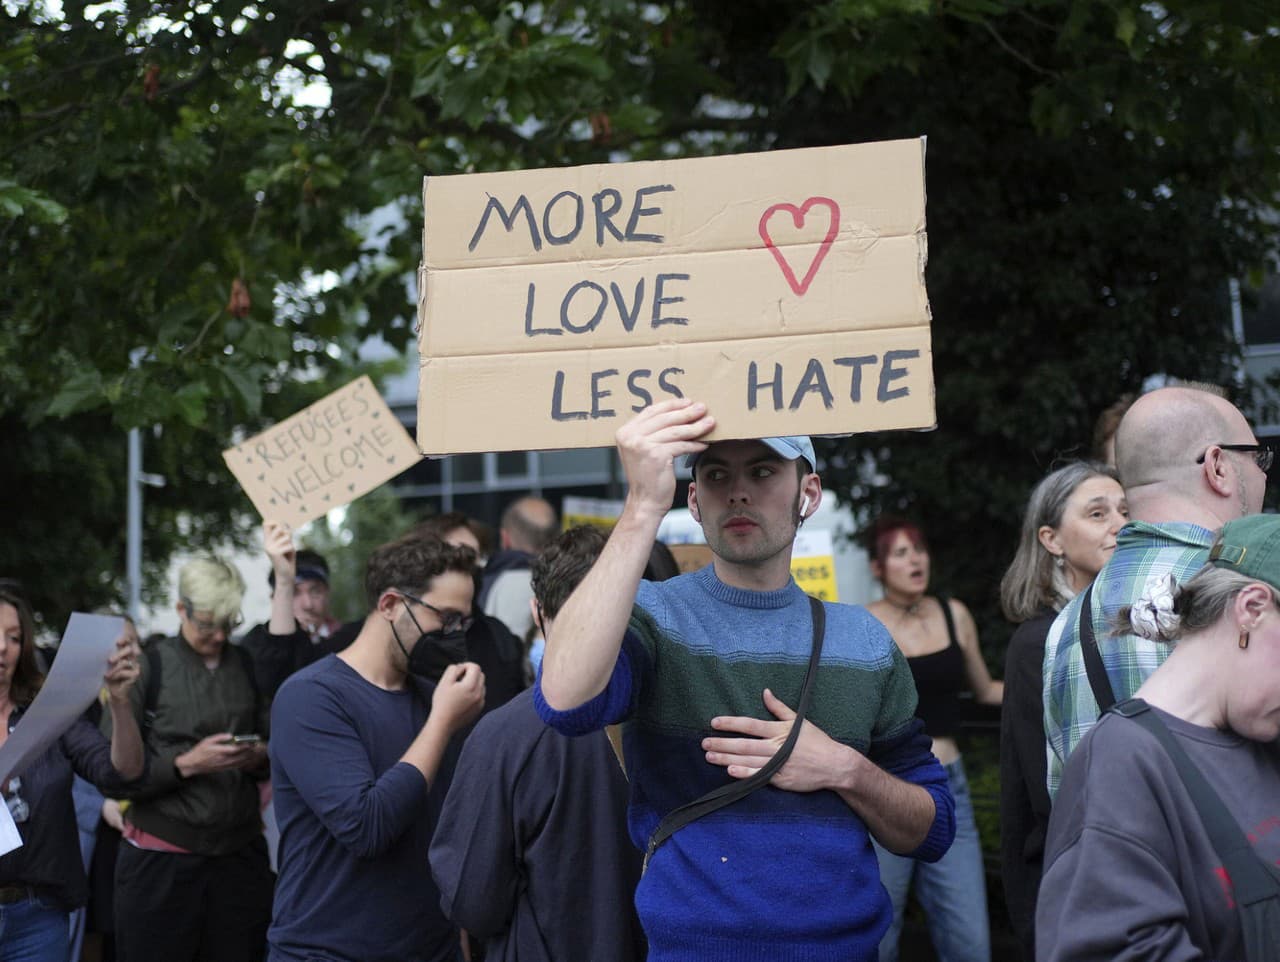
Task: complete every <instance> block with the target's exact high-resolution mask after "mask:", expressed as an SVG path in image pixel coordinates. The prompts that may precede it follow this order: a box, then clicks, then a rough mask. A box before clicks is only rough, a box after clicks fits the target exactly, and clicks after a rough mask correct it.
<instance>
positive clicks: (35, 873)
mask: <svg viewBox="0 0 1280 962" xmlns="http://www.w3.org/2000/svg"><path fill="white" fill-rule="evenodd" d="M72 773H75V774H77V775H79V776H80V777H81V778H83V779H85V780H86V781H90V782H93V783H94V784H95V785H97V786H98V787H99V788H102V789H103V790H105V791H112V792H116V791H120V790H122V789H123V787H124V785H125V784H126V783H125V782H123V781H122V780H121V779H120V776H119V775H117V774H116V770H115V768H114V767H112V765H111V743H110V742H108V741H107V740H106V739H105V738H103V737H102V734H101V733H100V732H99V731H98V730H97V728H95V727H94V726H93V724H92V723H91V722H90V721H88V720H87V719H85V718H79V719H77V720H76V721H75V723H74V724H73V725H72V726H71V727H70V728H68V729H67V730H66V731H65V732H64V733H63V734H62V737H61V738H59V739H58V740H57V741H56V742H54V743H53V744H52V745H50V746H49V747H48V748H47V749H45V751H44V753H43V754H41V755H40V756H39V757H37V758H36V759H35V760H34V761H32V762H31V763H30V764H28V765H27V767H26V768H24V769H22V770H21V771H19V772H15V773H14V776H15V777H17V778H19V779H21V780H22V787H21V788H20V789H19V790H18V793H17V794H18V796H19V797H20V798H21V799H22V800H23V801H25V802H26V803H27V808H28V811H29V813H30V814H29V815H28V818H27V820H26V821H24V822H19V823H18V834H19V835H21V836H22V847H21V848H18V849H15V850H14V851H12V852H9V853H8V854H7V855H4V856H3V857H0V885H32V886H36V887H38V888H40V889H41V890H42V891H43V894H44V895H45V897H47V898H49V899H50V900H51V901H53V902H55V903H57V904H58V905H59V906H60V907H61V908H63V909H67V910H71V909H74V908H78V907H80V906H81V905H84V904H85V902H86V901H87V900H88V896H89V888H88V882H87V880H86V879H85V874H84V864H83V862H81V860H80V835H79V831H78V830H77V828H76V812H75V804H74V802H73V801H72V799H71V776H72Z"/></svg>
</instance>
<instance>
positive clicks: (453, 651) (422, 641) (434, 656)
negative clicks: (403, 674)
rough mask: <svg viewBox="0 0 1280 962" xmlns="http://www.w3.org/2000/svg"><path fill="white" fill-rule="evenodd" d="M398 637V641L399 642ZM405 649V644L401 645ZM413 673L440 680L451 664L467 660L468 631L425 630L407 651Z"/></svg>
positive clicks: (432, 679) (401, 648) (406, 655)
mask: <svg viewBox="0 0 1280 962" xmlns="http://www.w3.org/2000/svg"><path fill="white" fill-rule="evenodd" d="M399 641H400V639H399V638H397V639H396V642H397V643H399ZM400 650H401V651H404V645H401V646H400ZM405 657H407V658H408V659H409V671H410V673H411V674H414V675H417V676H418V677H420V678H426V679H428V680H430V681H439V680H440V676H441V675H443V674H444V670H445V669H446V668H448V667H449V666H450V665H456V664H457V663H458V662H460V661H466V660H467V633H466V632H465V631H451V632H448V633H446V632H444V631H441V630H439V629H437V630H436V631H424V632H423V633H422V634H421V635H419V636H418V640H417V641H416V642H414V644H413V649H412V650H411V651H406V652H405Z"/></svg>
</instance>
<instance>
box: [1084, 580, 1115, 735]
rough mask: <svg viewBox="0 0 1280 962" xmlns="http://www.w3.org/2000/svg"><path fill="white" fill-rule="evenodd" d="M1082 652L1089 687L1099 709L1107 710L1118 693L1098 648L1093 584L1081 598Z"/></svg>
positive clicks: (1101, 710) (1113, 702) (1100, 710)
mask: <svg viewBox="0 0 1280 962" xmlns="http://www.w3.org/2000/svg"><path fill="white" fill-rule="evenodd" d="M1080 654H1081V655H1082V656H1083V657H1084V672H1085V674H1086V675H1087V676H1088V678H1089V687H1090V688H1092V689H1093V697H1094V699H1095V700H1096V701H1097V702H1098V710H1099V712H1104V711H1107V710H1108V709H1109V708H1111V706H1112V705H1114V704H1115V703H1116V693H1115V690H1114V689H1113V688H1112V687H1111V679H1110V678H1108V677H1107V669H1106V666H1105V665H1103V663H1102V652H1100V651H1099V650H1098V639H1097V637H1096V636H1095V635H1094V632H1093V585H1092V584H1090V585H1089V587H1088V588H1086V589H1085V590H1084V598H1082V599H1081V600H1080Z"/></svg>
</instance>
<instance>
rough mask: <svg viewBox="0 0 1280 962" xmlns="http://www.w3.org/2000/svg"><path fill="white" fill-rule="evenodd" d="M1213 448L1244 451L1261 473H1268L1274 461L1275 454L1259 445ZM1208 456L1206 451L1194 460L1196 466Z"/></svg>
mask: <svg viewBox="0 0 1280 962" xmlns="http://www.w3.org/2000/svg"><path fill="white" fill-rule="evenodd" d="M1213 447H1218V448H1222V450H1224V451H1246V452H1248V453H1250V454H1252V455H1253V460H1254V462H1255V463H1256V464H1257V465H1258V467H1259V468H1261V469H1262V470H1263V471H1270V470H1271V464H1272V462H1273V461H1275V458H1276V453H1275V451H1273V450H1272V449H1271V448H1266V447H1263V446H1262V445H1261V444H1217V445H1213ZM1208 456H1209V452H1208V450H1206V451H1205V452H1204V454H1202V455H1200V457H1198V458H1196V464H1204V459H1205V458H1207V457H1208Z"/></svg>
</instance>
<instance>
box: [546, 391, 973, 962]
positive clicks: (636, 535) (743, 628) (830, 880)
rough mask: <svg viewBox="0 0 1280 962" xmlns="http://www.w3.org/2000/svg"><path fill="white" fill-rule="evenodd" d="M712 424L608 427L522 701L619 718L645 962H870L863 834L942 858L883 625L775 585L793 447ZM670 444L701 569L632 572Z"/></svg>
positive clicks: (880, 923) (797, 477)
mask: <svg viewBox="0 0 1280 962" xmlns="http://www.w3.org/2000/svg"><path fill="white" fill-rule="evenodd" d="M714 426H715V421H714V419H713V418H712V417H711V416H710V414H709V413H708V412H707V409H706V405H704V404H702V403H695V402H693V401H690V400H687V399H680V400H673V401H665V402H662V403H660V404H655V405H653V406H651V407H648V408H646V409H644V410H643V411H641V412H640V413H639V414H637V415H636V416H635V417H634V418H632V419H631V420H630V421H629V422H628V423H627V425H626V426H624V427H623V428H622V429H621V430H619V431H618V435H617V441H618V451H619V454H620V456H621V460H622V464H623V467H624V470H625V472H626V476H627V481H628V483H629V492H628V496H627V500H626V506H625V507H624V509H623V512H622V515H621V517H619V519H618V523H617V526H616V527H615V528H614V529H613V533H612V534H611V535H610V538H609V541H608V544H606V545H605V548H604V551H603V553H602V554H601V555H600V558H599V560H598V561H597V562H596V564H595V566H594V567H593V568H592V569H591V571H590V572H589V573H588V574H587V576H586V577H585V578H584V579H583V581H582V583H581V584H580V585H579V586H578V588H577V590H576V591H575V592H574V593H573V595H572V596H571V597H570V598H569V599H568V601H567V602H566V603H565V605H564V607H562V608H561V610H560V614H559V617H558V619H557V621H556V630H555V632H554V634H553V635H552V636H551V638H550V639H549V642H548V646H547V652H546V657H545V659H544V661H543V666H542V674H541V677H540V679H539V681H538V685H537V687H536V689H535V696H534V700H535V704H536V705H537V707H538V713H539V715H540V716H541V717H542V718H543V720H544V721H546V722H547V723H548V724H550V725H551V726H552V727H554V728H556V729H557V730H559V731H561V732H564V733H566V734H572V733H581V732H586V731H591V730H595V729H598V728H602V727H604V726H605V725H607V724H610V723H614V722H619V721H623V720H624V719H625V720H626V721H627V725H626V728H625V731H624V735H623V741H624V744H625V746H626V752H625V754H626V759H627V767H628V773H629V775H630V779H631V786H632V792H631V810H630V816H629V820H628V821H629V825H630V828H631V834H632V840H633V841H634V842H635V843H636V844H637V845H639V846H640V847H642V848H644V849H645V850H646V852H647V860H648V868H647V871H646V872H645V874H644V876H643V878H642V879H641V881H640V886H639V888H638V890H637V893H636V905H637V908H638V911H639V914H640V919H641V923H642V924H643V926H644V929H645V934H646V935H647V937H648V940H649V959H650V960H651V962H686V960H687V962H716V960H726V962H728V960H736V959H744V958H752V959H769V960H771V962H828V960H829V962H847V960H849V959H869V958H872V957H874V955H875V952H876V947H877V946H878V944H879V942H880V938H881V936H882V935H883V934H884V932H885V930H886V929H887V928H888V926H889V922H890V919H891V917H892V908H891V906H890V904H889V899H888V896H887V895H886V893H885V890H884V887H883V886H882V885H881V884H880V875H879V869H878V866H877V863H876V858H875V853H874V851H873V850H872V846H871V839H872V838H873V837H874V838H876V839H878V840H879V841H880V842H881V843H882V844H884V845H885V846H887V847H888V848H889V849H890V850H892V851H895V852H899V853H902V854H904V855H912V856H914V857H917V858H922V859H927V860H935V859H937V858H939V857H941V856H942V854H943V853H944V852H946V850H947V848H948V847H949V846H950V844H951V839H952V836H953V834H954V832H955V820H954V812H953V804H954V803H953V801H952V798H951V793H950V792H949V790H948V789H947V784H946V773H945V772H944V771H943V769H942V766H941V765H939V764H938V761H937V759H936V758H934V756H933V755H932V753H931V752H930V751H929V741H928V737H927V736H926V735H925V734H924V731H923V727H922V726H921V724H920V722H919V721H918V720H916V719H915V718H914V717H913V711H914V707H915V689H914V686H913V684H912V682H911V674H910V672H909V670H908V668H907V665H906V662H905V660H904V659H903V657H902V655H901V653H900V652H899V651H898V649H897V647H896V646H895V645H894V643H893V639H892V638H891V637H890V636H889V633H888V632H887V631H886V630H885V629H884V626H883V625H881V624H880V623H879V622H878V621H876V620H875V618H873V617H872V616H871V615H870V614H868V613H867V611H866V610H865V609H863V608H860V607H855V606H851V605H841V604H835V603H823V602H819V601H817V600H814V599H810V598H808V596H806V595H805V594H804V592H803V591H801V590H800V588H799V587H798V586H797V585H796V583H795V581H794V579H793V578H792V577H791V571H790V566H791V549H792V543H793V541H794V539H795V534H796V530H797V528H798V526H799V524H800V522H801V520H802V519H803V518H805V517H807V516H809V515H810V514H812V513H813V512H814V511H815V510H817V508H818V506H819V503H820V501H821V498H822V484H821V479H820V478H819V476H818V475H817V474H816V473H815V470H814V468H815V460H816V459H815V457H814V452H813V445H812V443H811V442H810V441H809V439H808V438H807V437H779V438H766V439H764V440H725V441H719V440H717V441H715V442H708V441H707V440H705V436H706V435H707V434H708V432H710V431H711V430H712V429H713V427H714ZM680 456H688V458H689V460H690V461H691V462H692V464H691V465H690V467H691V469H692V471H693V481H692V483H691V484H690V485H689V493H688V504H689V510H690V512H691V513H692V515H693V517H694V518H695V519H696V520H697V521H698V522H699V523H700V524H701V525H702V529H703V532H704V534H705V535H706V539H707V543H708V544H709V545H710V547H711V550H712V553H713V563H712V564H711V565H708V566H707V567H705V568H703V569H702V570H700V571H696V572H692V573H690V574H686V575H681V576H679V577H676V578H672V579H670V580H668V581H664V582H661V583H650V582H645V581H642V580H641V574H642V572H643V571H644V567H645V564H646V563H647V562H648V560H649V553H650V549H651V547H652V544H653V541H654V539H655V537H656V535H657V530H658V525H659V524H660V523H661V521H662V519H663V517H664V516H665V515H666V513H667V511H668V510H669V509H670V507H671V502H672V499H673V497H674V495H675V489H676V479H675V472H674V461H675V459H676V458H677V457H680ZM810 703H811V707H810ZM690 803H694V804H690Z"/></svg>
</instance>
